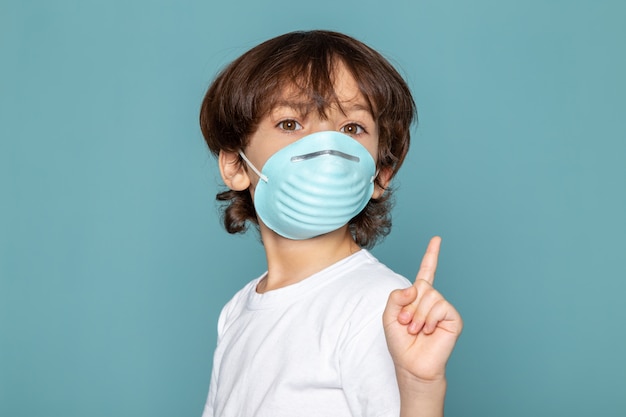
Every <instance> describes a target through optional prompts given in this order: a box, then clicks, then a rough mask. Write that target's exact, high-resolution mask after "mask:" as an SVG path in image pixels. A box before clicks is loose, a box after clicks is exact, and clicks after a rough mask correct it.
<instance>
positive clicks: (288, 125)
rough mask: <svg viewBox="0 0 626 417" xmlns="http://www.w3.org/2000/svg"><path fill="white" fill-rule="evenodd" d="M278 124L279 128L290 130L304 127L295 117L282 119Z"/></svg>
mask: <svg viewBox="0 0 626 417" xmlns="http://www.w3.org/2000/svg"><path fill="white" fill-rule="evenodd" d="M276 126H277V127H278V128H279V129H282V130H289V131H293V130H300V129H302V125H301V124H300V123H298V122H296V121H295V120H293V119H287V120H282V121H280V122H278V124H277V125H276Z"/></svg>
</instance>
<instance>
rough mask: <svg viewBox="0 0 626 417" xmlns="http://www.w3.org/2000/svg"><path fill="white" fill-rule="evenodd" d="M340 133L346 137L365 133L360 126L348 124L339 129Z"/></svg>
mask: <svg viewBox="0 0 626 417" xmlns="http://www.w3.org/2000/svg"><path fill="white" fill-rule="evenodd" d="M341 132H342V133H345V134H346V135H359V134H361V133H363V132H365V129H363V127H362V126H360V125H358V124H356V123H348V124H347V125H345V126H344V127H342V128H341Z"/></svg>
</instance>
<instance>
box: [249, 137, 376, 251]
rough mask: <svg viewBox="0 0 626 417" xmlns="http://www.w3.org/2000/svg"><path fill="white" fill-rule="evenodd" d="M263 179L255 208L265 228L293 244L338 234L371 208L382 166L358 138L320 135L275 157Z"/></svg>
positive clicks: (268, 165)
mask: <svg viewBox="0 0 626 417" xmlns="http://www.w3.org/2000/svg"><path fill="white" fill-rule="evenodd" d="M239 154H240V155H241V157H242V158H243V159H244V160H245V161H246V163H247V164H248V166H249V167H250V169H252V171H254V172H255V173H256V174H257V175H258V176H259V178H260V179H259V182H258V184H257V186H256V190H255V192H254V207H255V209H256V212H257V215H258V216H259V218H260V219H261V220H262V221H263V223H264V224H265V225H266V226H267V227H269V228H270V229H272V230H273V231H274V232H276V233H278V234H279V235H281V236H283V237H286V238H288V239H294V240H302V239H309V238H311V237H315V236H319V235H322V234H324V233H328V232H332V231H333V230H336V229H338V228H340V227H342V226H344V225H345V224H347V223H348V221H350V219H352V218H353V217H354V216H356V215H357V214H359V213H360V212H361V210H363V208H364V207H365V206H366V205H367V203H368V201H369V200H370V198H371V197H372V193H373V192H374V179H375V178H376V175H377V172H376V163H375V162H374V158H372V156H371V155H370V153H369V152H368V151H367V149H365V147H364V146H363V145H361V144H360V143H359V142H358V141H356V140H355V139H353V138H352V137H350V136H348V135H345V134H343V133H340V132H336V131H323V132H316V133H313V134H310V135H307V136H304V137H303V138H301V139H299V140H297V141H296V142H294V143H292V144H290V145H288V146H286V147H284V148H282V149H280V150H279V151H278V152H276V153H275V154H273V155H272V156H271V157H270V158H269V159H268V160H267V162H265V165H263V169H262V172H261V171H259V170H258V169H257V168H256V167H255V166H254V165H253V164H252V163H251V162H250V161H249V160H248V158H247V157H246V156H245V154H244V153H243V151H239Z"/></svg>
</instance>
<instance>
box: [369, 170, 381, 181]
mask: <svg viewBox="0 0 626 417" xmlns="http://www.w3.org/2000/svg"><path fill="white" fill-rule="evenodd" d="M378 172H379V170H378V169H377V170H376V172H375V173H374V175H373V176H372V178H371V179H370V182H374V180H375V179H376V177H377V176H378Z"/></svg>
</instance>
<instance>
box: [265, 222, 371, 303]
mask: <svg viewBox="0 0 626 417" xmlns="http://www.w3.org/2000/svg"><path fill="white" fill-rule="evenodd" d="M260 229H261V238H262V240H263V245H264V246H265V255H266V257H267V275H266V276H265V278H263V280H261V282H260V283H259V285H258V286H257V292H259V293H264V292H267V291H271V290H275V289H278V288H282V287H285V286H287V285H291V284H295V283H297V282H300V281H302V280H304V279H306V278H308V277H310V276H311V275H313V274H315V273H317V272H319V271H321V270H323V269H325V268H327V267H329V266H330V265H332V264H334V263H335V262H338V261H340V260H341V259H344V258H347V257H348V256H350V255H352V254H353V253H355V252H358V251H359V250H360V249H361V248H360V247H359V246H358V245H357V244H356V242H355V241H354V239H353V238H352V235H351V234H350V231H349V230H348V227H347V226H344V227H342V228H340V229H338V230H335V231H333V232H330V233H327V234H325V235H322V236H317V237H314V238H311V239H305V240H291V239H287V238H284V237H282V236H279V235H277V234H276V233H274V232H273V231H271V230H270V229H268V228H267V227H265V225H263V224H261V225H260Z"/></svg>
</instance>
